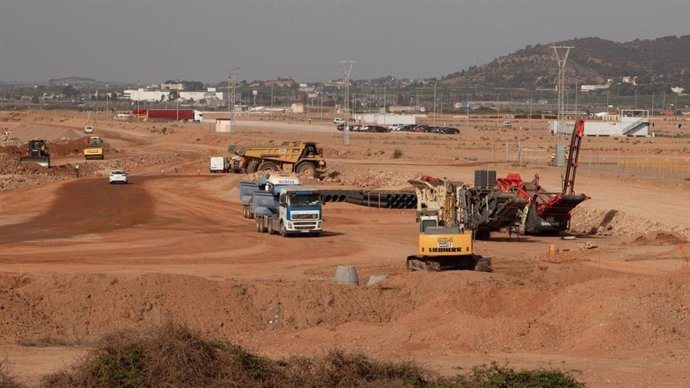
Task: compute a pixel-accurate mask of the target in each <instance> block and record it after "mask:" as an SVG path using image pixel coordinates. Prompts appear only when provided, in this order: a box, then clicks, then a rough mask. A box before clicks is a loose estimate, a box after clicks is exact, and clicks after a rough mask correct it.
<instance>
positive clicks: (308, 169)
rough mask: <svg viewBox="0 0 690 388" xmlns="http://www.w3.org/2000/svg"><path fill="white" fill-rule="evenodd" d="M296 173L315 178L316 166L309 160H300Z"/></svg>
mask: <svg viewBox="0 0 690 388" xmlns="http://www.w3.org/2000/svg"><path fill="white" fill-rule="evenodd" d="M297 173H298V174H300V175H302V176H304V177H309V178H316V167H315V166H314V164H312V163H310V162H302V163H300V164H299V165H297Z"/></svg>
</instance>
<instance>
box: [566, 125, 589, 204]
mask: <svg viewBox="0 0 690 388" xmlns="http://www.w3.org/2000/svg"><path fill="white" fill-rule="evenodd" d="M584 134H585V121H584V120H582V119H579V120H577V122H576V123H575V128H574V129H573V135H572V137H571V138H570V151H569V154H568V164H567V166H566V168H565V177H564V178H563V194H564V195H565V194H573V192H574V191H575V172H576V171H577V163H578V160H579V158H580V145H581V144H582V136H584Z"/></svg>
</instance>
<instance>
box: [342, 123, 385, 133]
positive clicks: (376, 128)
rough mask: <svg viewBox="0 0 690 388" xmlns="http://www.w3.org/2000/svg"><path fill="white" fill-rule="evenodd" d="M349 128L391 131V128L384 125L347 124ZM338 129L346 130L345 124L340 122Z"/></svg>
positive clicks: (361, 130)
mask: <svg viewBox="0 0 690 388" xmlns="http://www.w3.org/2000/svg"><path fill="white" fill-rule="evenodd" d="M347 127H348V130H349V131H350V132H378V133H381V132H389V131H390V130H389V129H388V128H386V127H382V126H380V125H353V124H347ZM338 130H339V131H344V130H345V124H340V125H338Z"/></svg>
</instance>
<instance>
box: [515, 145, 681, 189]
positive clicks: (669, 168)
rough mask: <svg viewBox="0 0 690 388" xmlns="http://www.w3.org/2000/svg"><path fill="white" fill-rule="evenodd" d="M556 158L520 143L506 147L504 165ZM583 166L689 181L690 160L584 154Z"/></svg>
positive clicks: (543, 163) (550, 161) (547, 163)
mask: <svg viewBox="0 0 690 388" xmlns="http://www.w3.org/2000/svg"><path fill="white" fill-rule="evenodd" d="M554 158H555V155H554V153H553V151H551V150H548V149H545V148H527V147H523V146H521V145H520V144H519V143H505V144H504V160H503V161H504V162H506V163H510V164H517V165H525V166H526V165H532V166H552V165H553V163H554ZM579 165H580V166H588V167H590V168H595V169H597V170H607V171H612V172H619V173H630V174H636V175H643V176H650V177H663V178H673V179H681V180H688V179H690V156H661V155H657V156H655V155H639V156H634V155H633V156H627V155H621V153H620V152H616V153H606V154H604V153H598V152H591V151H587V150H583V152H582V153H581V154H580V160H579Z"/></svg>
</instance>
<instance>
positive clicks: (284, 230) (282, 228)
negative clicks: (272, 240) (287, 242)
mask: <svg viewBox="0 0 690 388" xmlns="http://www.w3.org/2000/svg"><path fill="white" fill-rule="evenodd" d="M280 235H281V236H283V237H286V236H287V230H286V229H285V224H283V223H282V222H281V223H280Z"/></svg>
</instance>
